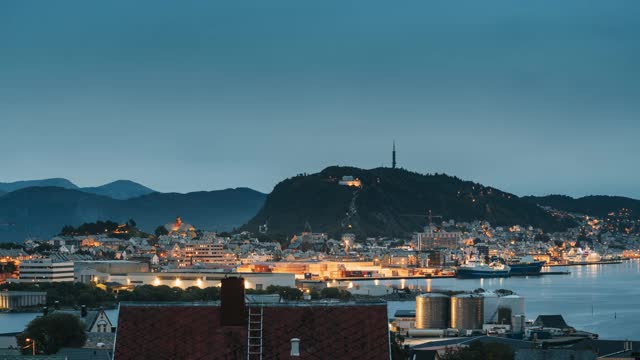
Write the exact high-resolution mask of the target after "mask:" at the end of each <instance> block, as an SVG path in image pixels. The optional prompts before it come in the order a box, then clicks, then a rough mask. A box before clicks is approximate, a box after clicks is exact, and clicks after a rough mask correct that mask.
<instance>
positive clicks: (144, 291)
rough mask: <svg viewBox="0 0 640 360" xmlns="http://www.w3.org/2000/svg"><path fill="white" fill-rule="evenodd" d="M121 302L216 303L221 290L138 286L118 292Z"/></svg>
mask: <svg viewBox="0 0 640 360" xmlns="http://www.w3.org/2000/svg"><path fill="white" fill-rule="evenodd" d="M118 300H119V301H150V302H165V301H216V300H220V288H217V287H208V288H204V289H201V288H199V287H197V286H191V287H188V288H186V289H184V290H183V289H181V288H179V287H169V286H167V285H160V286H153V285H142V286H137V287H135V288H134V289H133V290H131V291H120V292H118Z"/></svg>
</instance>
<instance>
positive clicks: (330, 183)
mask: <svg viewBox="0 0 640 360" xmlns="http://www.w3.org/2000/svg"><path fill="white" fill-rule="evenodd" d="M343 176H353V177H355V178H359V179H360V180H361V181H362V185H363V186H362V188H361V189H358V188H354V187H348V186H342V185H339V184H338V181H339V180H340V179H341V178H342V177H343ZM428 210H432V212H433V214H434V215H441V216H442V217H443V219H445V220H448V219H454V220H456V221H470V220H478V219H483V220H487V221H489V222H491V223H492V224H493V225H514V224H519V225H533V226H535V227H540V228H543V229H545V230H547V231H557V230H563V229H566V228H567V227H569V226H573V225H574V224H573V223H572V222H567V220H562V221H561V220H558V219H556V218H554V217H553V216H551V215H550V214H549V213H547V212H546V211H544V210H543V209H541V208H540V207H538V206H537V205H536V204H534V203H532V202H530V201H525V200H523V199H521V198H519V197H517V196H515V195H513V194H509V193H505V192H503V191H500V190H497V189H494V188H491V187H486V186H483V185H480V184H476V183H473V182H470V181H463V180H460V179H458V178H456V177H451V176H447V175H438V174H436V175H423V174H418V173H415V172H410V171H407V170H403V169H391V168H376V169H371V170H364V169H359V168H353V167H329V168H326V169H325V170H323V171H321V172H319V173H316V174H310V175H308V174H304V175H299V176H295V177H293V178H289V179H286V180H284V181H282V182H281V183H279V184H278V185H277V186H276V187H275V188H274V190H273V192H272V193H271V194H269V195H268V196H267V200H266V202H265V204H264V207H263V208H262V209H261V210H260V212H259V213H258V214H257V215H256V216H255V217H254V218H253V219H252V220H251V221H250V222H249V223H248V224H247V225H245V226H244V227H243V228H244V229H247V230H253V231H255V230H257V229H258V226H260V225H263V224H265V223H266V224H267V225H268V229H269V232H270V233H272V234H282V235H291V234H294V233H298V232H300V231H302V230H303V227H304V226H305V223H307V222H308V223H309V225H310V226H311V229H312V230H313V231H314V232H316V231H317V232H320V231H322V232H329V233H331V234H336V235H337V234H339V233H341V232H345V231H351V232H355V233H357V234H359V235H361V236H404V235H407V234H409V233H411V232H413V231H417V230H420V229H421V228H422V227H423V226H424V225H425V224H426V219H425V217H419V216H414V215H420V214H426V212H427V211H428ZM437 220H439V219H437ZM349 226H351V228H350V227H349Z"/></svg>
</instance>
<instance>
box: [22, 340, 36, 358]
mask: <svg viewBox="0 0 640 360" xmlns="http://www.w3.org/2000/svg"><path fill="white" fill-rule="evenodd" d="M24 341H25V342H31V345H27V346H25V347H23V349H26V348H28V347H30V348H31V353H32V354H33V356H36V341H35V340H33V339H30V338H26V339H24Z"/></svg>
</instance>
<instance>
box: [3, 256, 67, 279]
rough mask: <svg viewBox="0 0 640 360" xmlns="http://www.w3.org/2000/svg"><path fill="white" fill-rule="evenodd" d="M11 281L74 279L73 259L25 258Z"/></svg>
mask: <svg viewBox="0 0 640 360" xmlns="http://www.w3.org/2000/svg"><path fill="white" fill-rule="evenodd" d="M9 281H12V282H21V283H24V282H28V283H30V282H63V281H74V270H73V261H70V260H67V259H66V258H64V257H62V256H56V257H51V258H44V259H33V260H25V261H23V262H21V263H20V273H19V278H18V279H15V280H14V279H11V280H9Z"/></svg>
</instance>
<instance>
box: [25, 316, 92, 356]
mask: <svg viewBox="0 0 640 360" xmlns="http://www.w3.org/2000/svg"><path fill="white" fill-rule="evenodd" d="M26 339H32V340H35V342H36V353H44V354H55V353H56V352H58V350H59V349H60V348H62V347H81V346H83V345H84V343H85V341H86V340H87V335H86V334H85V331H84V325H83V324H82V322H81V321H80V319H79V318H78V317H77V316H75V315H71V314H63V313H54V314H51V315H46V316H40V317H37V318H35V319H33V320H32V321H31V322H30V323H29V324H28V325H27V327H26V329H25V330H24V331H23V332H22V333H21V334H18V335H17V336H16V340H17V342H18V345H19V346H20V347H21V348H24V347H25V346H28V345H30V344H31V343H30V342H27V341H26ZM23 351H24V352H25V353H26V352H29V349H28V348H27V349H24V350H23Z"/></svg>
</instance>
